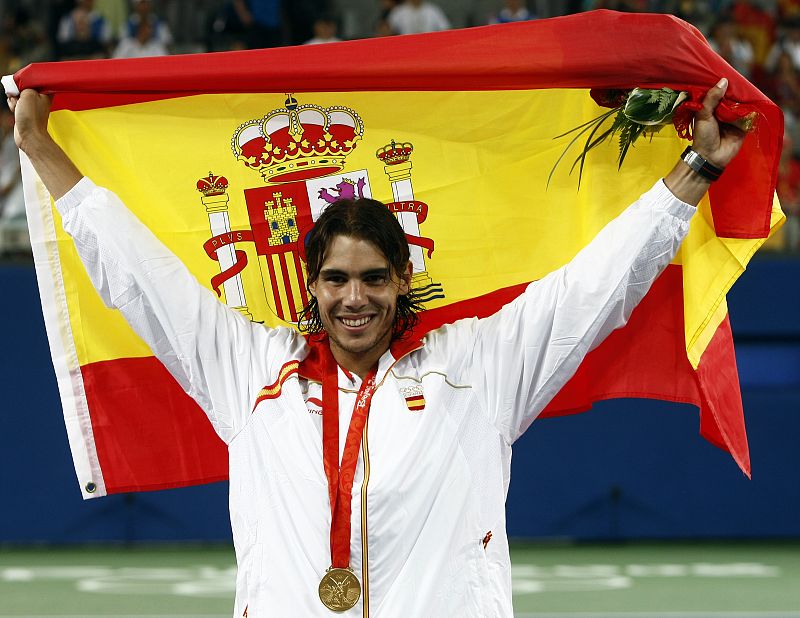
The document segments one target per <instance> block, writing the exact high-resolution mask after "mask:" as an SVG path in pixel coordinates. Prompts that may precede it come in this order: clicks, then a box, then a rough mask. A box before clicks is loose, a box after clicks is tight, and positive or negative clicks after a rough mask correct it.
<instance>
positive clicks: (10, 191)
mask: <svg viewBox="0 0 800 618" xmlns="http://www.w3.org/2000/svg"><path fill="white" fill-rule="evenodd" d="M29 250H30V239H29V237H28V226H27V222H26V218H25V199H24V196H23V192H22V175H21V173H20V163H19V150H17V145H16V144H15V143H14V114H12V113H11V111H10V110H9V109H8V107H7V106H6V105H3V106H2V107H0V254H7V253H16V252H19V251H29Z"/></svg>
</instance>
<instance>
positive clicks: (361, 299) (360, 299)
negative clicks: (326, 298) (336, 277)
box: [344, 279, 367, 309]
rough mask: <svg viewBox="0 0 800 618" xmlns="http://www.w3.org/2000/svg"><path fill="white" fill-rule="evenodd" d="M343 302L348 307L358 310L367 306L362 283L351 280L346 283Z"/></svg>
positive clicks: (364, 288)
mask: <svg viewBox="0 0 800 618" xmlns="http://www.w3.org/2000/svg"><path fill="white" fill-rule="evenodd" d="M344 302H345V304H346V305H347V306H348V307H351V308H354V309H358V308H360V307H363V306H364V305H366V304H367V293H366V287H365V286H364V284H363V282H361V281H358V280H357V279H352V280H350V281H348V282H347V289H346V290H345V298H344Z"/></svg>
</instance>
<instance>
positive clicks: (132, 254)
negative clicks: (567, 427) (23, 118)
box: [57, 178, 695, 618]
mask: <svg viewBox="0 0 800 618" xmlns="http://www.w3.org/2000/svg"><path fill="white" fill-rule="evenodd" d="M57 207H58V209H59V211H60V212H61V214H62V218H63V224H64V228H65V229H66V231H67V232H68V233H69V234H71V235H72V236H73V237H74V239H75V243H76V245H77V248H78V252H79V253H80V256H81V258H82V260H83V261H84V263H85V265H86V268H87V270H88V272H89V275H90V277H91V278H92V281H93V282H94V285H95V286H96V287H97V289H98V291H99V292H100V294H101V296H102V297H103V299H104V301H105V302H106V303H107V304H108V305H109V306H113V307H116V308H118V309H119V310H120V311H122V312H123V314H124V315H125V317H126V319H127V320H128V322H129V323H130V324H131V326H132V327H133V328H134V329H135V330H136V332H137V333H138V334H139V335H140V336H141V337H142V338H143V339H144V340H145V341H146V342H147V343H148V344H149V345H150V347H151V348H152V350H153V352H154V353H155V354H156V356H157V357H158V358H159V359H160V360H161V361H162V362H163V363H164V365H166V367H167V368H168V369H169V371H170V372H171V373H172V375H173V376H174V377H175V379H176V380H177V381H178V382H179V383H180V384H181V386H182V387H183V388H184V389H185V390H186V391H187V392H188V393H189V395H191V396H192V397H193V398H194V399H195V400H196V401H197V403H198V404H199V405H200V407H201V408H202V409H203V410H204V411H205V413H206V414H207V415H208V418H209V420H210V421H211V423H212V424H213V426H214V428H215V430H216V431H217V433H218V434H219V435H220V437H221V438H222V439H223V440H224V441H225V442H226V443H227V444H228V448H229V457H230V513H231V524H232V527H233V535H234V545H235V548H236V558H237V562H238V576H237V583H236V604H235V608H234V613H233V615H234V617H241V616H243V615H245V613H246V615H247V616H248V617H249V618H262V617H264V618H266V617H270V618H272V617H275V616H280V617H281V618H284V617H292V618H293V617H298V618H314V617H320V618H322V617H325V618H330V617H331V616H333V615H336V614H334V613H333V612H331V611H329V610H327V609H326V608H325V607H324V606H323V605H322V603H321V602H320V600H319V598H318V593H317V586H318V584H319V581H320V579H321V578H322V576H323V574H324V573H325V570H326V569H327V567H329V566H330V563H331V556H330V545H329V531H330V505H329V501H328V489H327V480H326V477H325V473H324V470H323V464H322V437H321V436H322V416H321V410H320V408H321V404H320V403H319V402H321V400H322V389H321V384H320V383H319V381H318V376H315V371H314V367H313V365H314V363H311V362H310V361H308V360H307V362H305V363H300V366H299V369H298V370H297V371H295V370H294V369H295V367H297V363H293V361H302V360H303V359H306V357H307V356H309V357H310V356H313V355H309V346H308V345H307V344H306V341H305V339H304V338H303V337H301V336H300V335H298V334H297V333H295V332H294V331H293V330H290V329H288V328H276V329H267V328H264V327H263V326H261V325H259V324H253V323H251V322H249V321H248V320H246V319H245V318H244V317H242V316H241V315H239V314H238V313H236V312H235V311H232V310H229V309H228V308H227V307H225V306H224V305H223V304H222V303H220V302H219V301H218V300H217V299H216V297H215V296H214V295H213V293H212V292H210V291H209V290H207V289H206V288H204V287H202V286H201V285H200V284H199V283H198V282H197V280H196V279H195V278H194V277H193V276H192V275H191V274H189V272H188V271H187V270H186V268H185V267H184V266H183V265H182V263H181V262H180V261H179V260H178V259H177V258H176V257H175V256H174V255H173V254H171V253H170V252H169V251H168V250H167V249H166V248H165V247H164V246H163V245H162V244H161V243H160V242H159V241H158V240H157V239H155V238H154V237H153V235H152V234H151V233H150V232H149V231H148V230H147V229H146V228H145V227H144V226H143V225H142V224H141V223H140V222H139V221H138V220H137V219H136V218H135V217H134V216H133V215H132V214H131V213H130V211H128V209H127V208H125V206H124V205H123V204H122V203H121V202H120V201H119V199H118V198H117V197H116V196H115V195H113V194H112V193H110V192H108V191H106V190H104V189H100V188H98V187H96V186H95V185H94V184H92V182H91V181H90V180H88V179H86V178H84V179H83V180H81V181H80V182H79V183H78V184H77V185H76V186H75V187H74V188H73V189H72V191H71V192H70V193H68V194H67V195H66V196H64V197H63V198H62V199H61V200H59V202H58V203H57ZM694 211H695V209H694V207H692V206H689V205H687V204H685V203H683V202H681V201H679V200H678V199H677V198H675V197H674V196H673V195H672V194H671V193H670V192H669V190H668V189H667V188H666V187H665V185H664V184H663V182H662V181H659V182H658V183H657V184H656V185H655V186H654V188H653V189H651V190H650V191H649V192H647V193H646V194H645V195H644V196H642V198H640V199H639V200H638V201H637V202H635V203H634V204H633V205H632V206H630V207H629V208H628V209H627V210H626V211H625V212H624V213H623V214H621V215H620V216H619V217H618V218H617V219H615V220H614V221H613V222H611V223H609V224H608V225H607V226H606V227H605V228H604V229H603V230H602V231H601V232H600V233H599V234H598V235H597V237H596V238H595V239H594V240H593V241H592V242H591V243H590V244H589V245H588V246H587V247H586V248H584V249H583V250H582V251H581V252H580V253H579V254H578V255H577V256H576V257H575V258H574V259H573V260H572V261H571V262H570V263H569V264H567V265H566V266H565V267H563V268H561V269H559V270H557V271H555V272H553V273H551V274H550V275H548V276H547V277H545V278H543V279H541V280H539V281H537V282H535V283H533V284H531V285H530V286H528V288H527V291H526V292H525V293H524V294H523V295H521V296H520V297H519V298H517V299H516V300H514V301H513V302H511V303H509V304H508V305H506V306H505V307H503V308H502V309H501V310H500V311H498V312H497V313H496V314H495V315H493V316H491V317H489V318H486V319H482V320H478V319H466V320H461V321H459V322H457V323H455V324H452V325H449V326H445V327H443V328H441V329H439V330H436V331H434V332H432V333H430V334H428V335H427V336H426V338H425V340H424V343H422V344H420V347H418V348H417V349H408V348H409V346H408V345H406V346H405V348H406V349H405V350H403V349H401V348H402V347H403V346H399V347H398V346H394V347H393V350H390V351H388V352H386V353H385V354H384V355H383V357H382V358H381V360H380V364H379V371H378V376H377V382H378V384H379V386H378V388H377V390H376V392H375V395H374V398H373V402H372V408H371V413H370V417H369V423H368V426H367V430H366V436H367V440H366V441H365V444H364V445H363V446H362V451H361V457H360V460H359V464H358V469H357V472H356V478H355V483H354V485H353V500H352V504H353V516H352V536H351V539H352V541H351V566H352V568H353V569H354V570H355V572H356V574H357V575H358V578H359V580H361V581H362V585H363V586H364V589H365V592H366V594H365V595H362V598H361V600H360V601H359V603H358V604H357V605H356V606H355V607H354V608H353V609H351V610H349V611H347V612H345V613H343V614H341V615H343V616H347V617H350V618H353V617H356V616H367V615H369V616H372V617H373V618H415V617H423V616H424V617H432V618H445V617H448V616H452V617H458V618H471V617H474V618H488V617H504V618H512V616H513V611H512V608H511V570H510V562H509V551H508V541H507V537H506V530H505V506H504V505H505V499H506V493H507V490H508V483H509V473H510V466H511V446H512V444H513V443H514V441H515V440H516V439H517V438H518V437H519V436H520V435H521V434H522V432H524V431H525V430H526V429H527V428H528V426H529V425H530V424H531V422H532V421H533V419H534V418H536V416H537V414H538V413H539V412H540V411H541V410H542V409H543V408H544V407H545V405H546V404H547V403H548V402H549V401H550V399H552V397H553V396H554V395H555V394H556V393H557V392H558V390H559V389H560V388H561V387H562V386H563V384H564V383H565V382H566V381H567V380H568V379H569V378H570V377H571V376H572V375H573V373H574V372H575V370H576V368H577V367H578V365H579V364H580V362H581V360H582V359H583V357H584V356H585V355H586V353H587V352H588V351H589V350H591V349H592V348H593V347H595V346H597V345H598V344H599V343H600V341H602V339H603V338H604V337H605V336H606V335H608V334H609V333H610V332H611V331H612V330H613V329H615V328H618V327H619V326H622V325H623V324H624V323H625V321H626V320H627V318H628V316H629V315H630V313H631V311H632V310H633V308H634V307H635V306H636V304H637V303H638V302H639V300H640V299H641V298H642V297H643V296H644V295H645V293H646V292H647V290H648V289H649V287H650V285H651V284H652V282H653V281H654V279H655V278H656V277H657V276H658V274H659V273H660V272H661V271H662V270H663V269H664V268H665V267H666V265H667V264H668V263H669V262H670V260H671V259H672V257H673V256H674V255H675V253H676V251H677V250H678V247H679V245H680V243H681V240H682V239H683V237H684V236H685V235H686V233H687V231H688V228H689V220H690V218H691V216H692V214H693V213H694ZM359 386H360V381H359V379H358V378H357V377H354V378H352V379H351V378H349V377H348V376H347V375H346V374H345V373H344V372H342V371H341V370H340V374H339V388H340V391H339V401H340V403H339V406H340V411H341V412H340V423H341V429H340V433H339V435H340V440H341V445H340V454H341V449H343V446H344V439H345V436H346V434H347V427H348V425H349V422H350V415H351V412H352V409H353V404H354V400H355V394H356V392H357V390H358V387H359ZM264 387H272V388H271V390H270V389H268V390H269V392H270V393H271V395H270V397H269V398H266V399H263V401H261V402H260V403H259V404H258V406H257V407H256V408H255V410H254V409H253V405H254V402H255V401H256V399H257V397H258V395H259V393H261V392H262V389H263V388H264ZM420 394H421V395H423V397H424V401H425V406H424V409H422V410H410V409H409V406H408V405H407V402H406V398H408V397H413V396H416V395H420ZM365 455H366V456H365ZM365 462H366V466H365ZM365 469H366V470H367V472H368V474H367V475H365V474H364V472H365ZM365 476H366V477H367V481H366V482H365V481H364V479H365ZM364 505H366V508H364ZM489 532H491V539H490V540H488V543H484V540H485V539H487V538H488V536H487V533H489Z"/></svg>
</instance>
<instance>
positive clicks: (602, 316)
mask: <svg viewBox="0 0 800 618" xmlns="http://www.w3.org/2000/svg"><path fill="white" fill-rule="evenodd" d="M726 87H727V82H726V81H725V80H721V81H720V83H719V84H718V85H717V86H716V87H714V88H712V89H711V90H710V91H709V93H708V95H707V96H706V99H705V101H704V108H703V110H702V112H700V113H698V115H697V117H696V120H695V142H694V145H693V149H694V150H695V151H696V152H697V153H698V154H700V156H702V157H703V158H704V159H706V160H707V161H709V162H710V163H711V164H712V165H714V166H716V167H720V168H724V166H725V165H727V164H728V163H729V162H730V161H731V160H732V159H733V157H734V156H735V155H736V153H737V152H738V151H739V148H740V146H741V143H742V140H743V138H744V134H743V133H742V132H741V131H739V130H738V129H735V128H734V127H727V126H725V127H722V128H720V127H719V125H718V123H717V121H716V120H715V119H714V115H713V111H714V109H715V107H716V106H717V104H718V103H719V101H720V100H721V99H722V96H723V95H724V92H725V89H726ZM709 186H710V181H708V180H706V179H705V178H703V177H702V176H700V175H698V174H697V173H696V172H695V171H693V170H692V169H691V168H690V167H689V166H688V165H687V164H686V163H684V162H683V161H680V162H678V164H677V165H676V166H675V168H674V169H673V170H672V171H671V172H670V173H669V174H668V175H667V176H666V178H665V179H664V180H663V181H659V182H658V183H656V185H655V186H654V187H653V189H651V190H650V191H648V192H647V193H645V194H644V195H643V196H642V197H641V198H640V199H639V200H637V201H636V202H635V203H634V204H632V205H631V206H630V207H629V208H627V209H626V210H625V211H624V212H623V213H622V214H621V215H620V216H619V217H617V218H616V219H614V220H613V221H611V222H610V223H609V224H608V225H606V226H605V227H604V228H603V229H602V230H601V231H600V232H599V233H598V235H597V236H596V237H595V238H594V239H593V240H592V242H590V243H589V244H588V245H587V246H586V247H584V248H583V249H582V250H581V251H580V252H579V253H578V254H577V255H576V256H575V257H574V258H573V259H572V260H571V261H570V262H569V263H568V264H566V265H565V266H563V267H562V268H560V269H558V270H556V271H554V272H552V273H550V274H549V275H547V276H546V277H544V278H543V279H541V280H539V281H536V282H534V283H532V284H531V285H530V286H528V288H527V290H526V291H525V293H524V294H522V295H521V296H520V297H519V298H517V299H516V300H514V301H513V302H511V303H509V304H508V305H506V306H505V307H503V308H502V309H501V310H500V311H499V312H497V313H496V314H495V315H493V316H490V317H489V318H486V319H483V320H466V321H464V322H462V323H460V324H459V325H458V326H456V327H451V328H445V329H442V330H441V331H439V332H438V333H434V334H432V337H435V338H437V341H436V345H439V346H440V347H441V348H442V349H443V350H444V351H445V353H446V354H447V355H448V356H449V357H451V358H456V359H462V360H461V367H460V369H459V370H458V373H459V374H460V375H461V376H464V377H467V378H468V381H469V383H470V384H472V385H473V386H474V388H475V392H476V394H477V395H478V397H479V398H480V399H481V400H482V403H483V407H484V408H485V410H486V412H487V414H488V415H489V417H490V421H491V422H492V423H493V424H494V425H495V427H497V429H498V431H499V432H500V433H501V435H503V437H504V438H505V440H506V441H507V442H509V443H511V442H513V441H514V440H516V439H517V438H518V437H519V436H520V435H521V434H522V433H523V432H524V431H525V430H526V429H527V428H528V426H529V425H530V424H531V422H532V421H533V420H534V419H535V418H536V416H537V415H538V414H539V413H540V412H541V411H542V410H543V409H544V407H545V406H546V405H547V404H548V403H549V402H550V400H551V399H552V398H553V397H554V396H555V395H556V394H557V393H558V391H559V390H561V388H562V387H563V386H564V384H565V383H566V382H567V381H568V380H569V379H570V378H571V377H572V376H573V375H574V374H575V371H576V370H577V369H578V366H579V365H580V363H581V362H582V361H583V359H584V358H585V356H586V354H587V353H588V352H589V351H590V350H592V349H593V348H595V347H597V346H598V345H599V344H600V343H601V342H602V341H603V340H604V339H605V338H606V337H607V336H608V335H609V334H610V333H611V332H612V331H613V330H614V329H616V328H619V327H621V326H623V325H624V324H625V323H626V322H627V320H628V318H629V317H630V314H631V312H632V311H633V309H634V308H635V307H636V305H637V304H638V303H639V302H640V301H641V300H642V298H644V296H645V295H646V294H647V292H648V291H649V289H650V287H651V285H652V283H653V282H654V281H655V279H656V278H657V277H658V275H659V274H660V273H661V272H662V271H663V270H664V268H666V266H667V265H668V264H669V263H670V261H671V260H672V258H673V257H674V256H675V254H676V253H677V251H678V249H679V247H680V244H681V242H682V240H683V238H684V237H685V236H686V234H687V233H688V231H689V221H690V219H691V217H692V215H693V214H694V212H695V208H694V206H695V205H696V204H697V203H698V202H699V201H700V199H701V198H702V197H703V195H704V194H705V193H706V191H707V190H708V187H709ZM431 347H433V346H431Z"/></svg>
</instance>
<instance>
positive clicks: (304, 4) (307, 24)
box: [282, 0, 328, 45]
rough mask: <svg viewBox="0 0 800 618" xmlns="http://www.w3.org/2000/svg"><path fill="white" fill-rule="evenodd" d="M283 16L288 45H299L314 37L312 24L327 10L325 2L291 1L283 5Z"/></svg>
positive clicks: (314, 0) (324, 0) (322, 0)
mask: <svg viewBox="0 0 800 618" xmlns="http://www.w3.org/2000/svg"><path fill="white" fill-rule="evenodd" d="M282 6H283V14H284V18H285V20H286V28H287V31H288V33H287V34H288V36H287V41H288V43H289V44H290V45H300V44H302V43H305V42H306V41H308V40H310V39H311V38H313V37H315V36H316V34H315V32H314V23H315V22H316V21H317V18H318V17H321V16H323V15H324V14H325V13H326V12H327V10H328V1H327V0H291V1H290V2H284V3H283V5H282Z"/></svg>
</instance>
